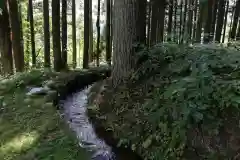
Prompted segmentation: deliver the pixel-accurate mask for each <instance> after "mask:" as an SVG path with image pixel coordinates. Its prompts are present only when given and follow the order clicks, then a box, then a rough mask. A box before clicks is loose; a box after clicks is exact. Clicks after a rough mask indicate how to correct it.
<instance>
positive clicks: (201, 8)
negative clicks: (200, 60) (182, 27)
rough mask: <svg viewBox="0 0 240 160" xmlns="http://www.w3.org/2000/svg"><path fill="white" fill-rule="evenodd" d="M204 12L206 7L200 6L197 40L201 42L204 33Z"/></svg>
mask: <svg viewBox="0 0 240 160" xmlns="http://www.w3.org/2000/svg"><path fill="white" fill-rule="evenodd" d="M203 12H204V7H203V6H201V4H200V6H199V15H198V21H197V29H196V42H197V43H200V42H201V35H202V23H203Z"/></svg>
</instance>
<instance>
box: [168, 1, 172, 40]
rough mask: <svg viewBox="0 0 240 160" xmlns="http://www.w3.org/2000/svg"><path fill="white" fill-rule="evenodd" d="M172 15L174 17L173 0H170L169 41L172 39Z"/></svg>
mask: <svg viewBox="0 0 240 160" xmlns="http://www.w3.org/2000/svg"><path fill="white" fill-rule="evenodd" d="M172 17H173V0H170V1H169V12H168V29H167V32H168V34H167V41H171V40H172Z"/></svg>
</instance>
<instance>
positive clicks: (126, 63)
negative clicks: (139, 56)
mask: <svg viewBox="0 0 240 160" xmlns="http://www.w3.org/2000/svg"><path fill="white" fill-rule="evenodd" d="M138 3H139V0H121V1H115V3H114V37H113V40H114V43H113V46H114V47H113V64H114V65H113V71H112V78H113V79H112V80H113V86H114V87H116V86H117V85H118V84H119V83H121V82H122V81H123V80H124V79H125V78H126V77H128V76H129V73H130V72H131V71H132V69H133V67H134V52H135V51H134V47H133V45H134V44H135V43H136V42H137V41H138V37H139V35H137V27H138V26H137V23H136V20H137V19H139V18H138V17H136V16H139V14H138V13H137V12H138V9H137V7H138V6H139V4H138Z"/></svg>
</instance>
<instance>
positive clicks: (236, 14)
mask: <svg viewBox="0 0 240 160" xmlns="http://www.w3.org/2000/svg"><path fill="white" fill-rule="evenodd" d="M239 13H240V0H237V3H236V6H235V12H234V16H233V23H232V28H231V32H230V39H232V40H234V39H235V37H236V30H237V24H238V18H239Z"/></svg>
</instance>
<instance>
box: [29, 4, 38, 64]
mask: <svg viewBox="0 0 240 160" xmlns="http://www.w3.org/2000/svg"><path fill="white" fill-rule="evenodd" d="M28 8H29V21H30V33H31V48H32V65H33V66H35V65H36V52H35V33H34V21H33V4H32V0H29V1H28Z"/></svg>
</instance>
